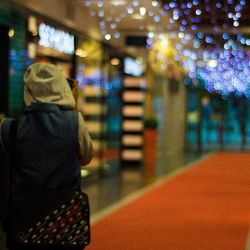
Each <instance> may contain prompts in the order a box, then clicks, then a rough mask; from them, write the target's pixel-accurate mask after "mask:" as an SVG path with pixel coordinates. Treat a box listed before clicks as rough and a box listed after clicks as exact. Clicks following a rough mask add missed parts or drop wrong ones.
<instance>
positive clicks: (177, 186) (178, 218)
mask: <svg viewBox="0 0 250 250" xmlns="http://www.w3.org/2000/svg"><path fill="white" fill-rule="evenodd" d="M249 224H250V154H249V153H218V154H215V155H212V156H210V157H208V158H206V159H204V160H201V161H200V162H198V163H196V164H195V165H194V166H193V167H191V168H189V169H187V170H186V171H184V172H182V173H181V174H179V175H177V176H176V177H174V178H172V179H170V180H166V181H164V182H163V183H162V184H161V185H160V186H158V187H156V188H153V189H152V190H150V191H148V192H146V193H145V194H143V195H142V196H140V197H139V198H137V199H136V200H134V201H132V202H130V203H128V204H126V205H125V206H123V207H122V208H120V209H118V210H117V211H115V212H114V213H112V214H111V215H108V216H107V217H105V218H103V219H102V220H100V221H98V222H97V223H95V224H93V225H92V242H91V244H90V246H88V247H87V249H88V250H245V249H246V241H247V236H248V230H249Z"/></svg>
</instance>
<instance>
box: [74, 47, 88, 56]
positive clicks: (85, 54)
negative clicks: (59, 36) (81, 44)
mask: <svg viewBox="0 0 250 250" xmlns="http://www.w3.org/2000/svg"><path fill="white" fill-rule="evenodd" d="M76 55H77V56H79V57H87V56H88V53H87V52H86V51H84V50H82V49H77V50H76Z"/></svg>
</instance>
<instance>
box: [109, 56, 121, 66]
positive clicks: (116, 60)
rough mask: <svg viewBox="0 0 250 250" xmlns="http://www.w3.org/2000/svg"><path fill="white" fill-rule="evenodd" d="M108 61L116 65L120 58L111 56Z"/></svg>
mask: <svg viewBox="0 0 250 250" xmlns="http://www.w3.org/2000/svg"><path fill="white" fill-rule="evenodd" d="M110 63H111V64H112V65H114V66H116V65H119V64H120V60H119V59H118V58H112V59H111V60H110Z"/></svg>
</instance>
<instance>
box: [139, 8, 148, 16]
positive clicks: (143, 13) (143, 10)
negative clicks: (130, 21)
mask: <svg viewBox="0 0 250 250" xmlns="http://www.w3.org/2000/svg"><path fill="white" fill-rule="evenodd" d="M146 11H147V10H146V8H144V7H141V8H140V14H141V15H142V16H144V15H145V14H146Z"/></svg>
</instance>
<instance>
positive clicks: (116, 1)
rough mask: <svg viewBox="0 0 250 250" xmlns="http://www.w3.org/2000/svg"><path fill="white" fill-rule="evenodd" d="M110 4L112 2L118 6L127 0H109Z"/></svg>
mask: <svg viewBox="0 0 250 250" xmlns="http://www.w3.org/2000/svg"><path fill="white" fill-rule="evenodd" d="M111 4H113V5H115V6H120V5H125V4H127V1H126V0H113V1H111Z"/></svg>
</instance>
